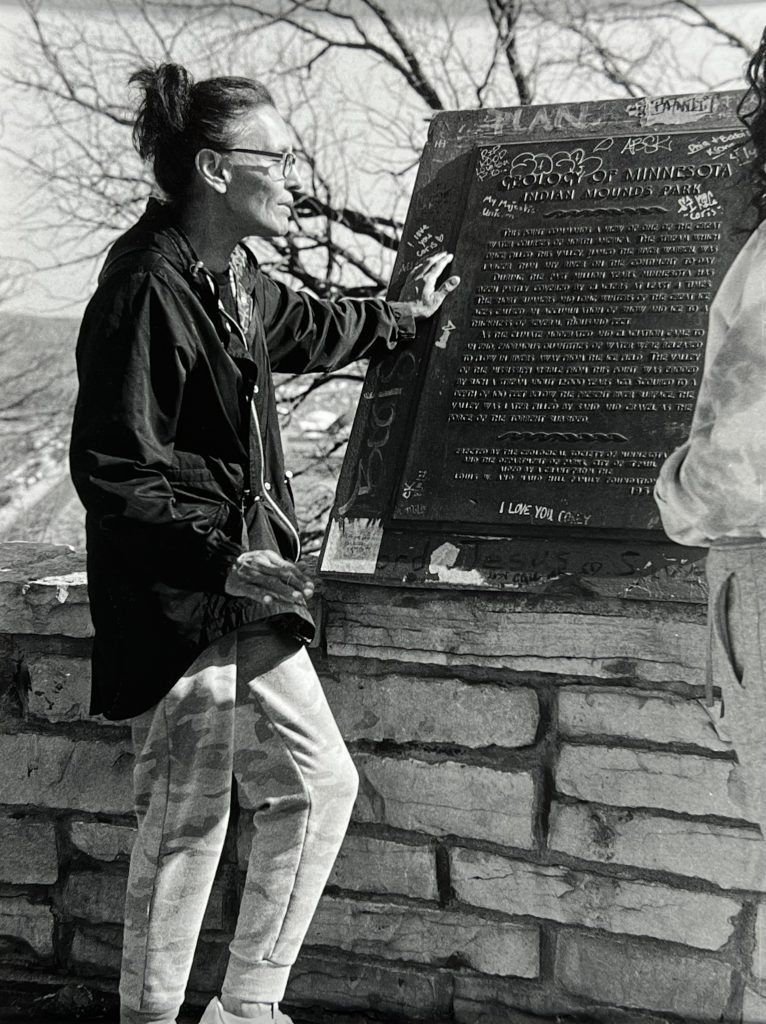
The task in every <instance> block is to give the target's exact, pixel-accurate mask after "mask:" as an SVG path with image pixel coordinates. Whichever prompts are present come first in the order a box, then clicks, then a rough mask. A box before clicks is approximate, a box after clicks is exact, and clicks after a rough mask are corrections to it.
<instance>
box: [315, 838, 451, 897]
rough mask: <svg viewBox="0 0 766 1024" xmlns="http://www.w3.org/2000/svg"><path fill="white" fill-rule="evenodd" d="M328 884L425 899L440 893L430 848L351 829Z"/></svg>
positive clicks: (434, 858)
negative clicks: (364, 833) (374, 836)
mask: <svg viewBox="0 0 766 1024" xmlns="http://www.w3.org/2000/svg"><path fill="white" fill-rule="evenodd" d="M329 884H330V885H338V886H340V887H341V888H342V889H357V890H361V891H363V892H374V893H384V894H386V895H401V896H412V897H415V898H419V899H424V900H436V899H438V896H439V892H438V889H437V885H436V856H435V854H434V851H433V849H431V848H430V847H428V846H408V845H405V844H404V843H395V842H390V841H388V840H385V839H376V838H373V837H372V836H362V835H358V834H356V833H353V832H351V833H349V835H347V836H346V838H345V840H344V842H343V846H342V847H341V850H340V853H339V854H338V859H337V860H336V861H335V866H334V867H333V870H332V874H331V875H330V880H329Z"/></svg>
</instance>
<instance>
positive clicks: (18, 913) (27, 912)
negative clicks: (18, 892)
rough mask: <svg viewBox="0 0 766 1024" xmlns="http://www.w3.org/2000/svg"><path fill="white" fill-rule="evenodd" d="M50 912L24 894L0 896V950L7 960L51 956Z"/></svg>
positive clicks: (51, 931)
mask: <svg viewBox="0 0 766 1024" xmlns="http://www.w3.org/2000/svg"><path fill="white" fill-rule="evenodd" d="M53 926H54V920H53V912H52V910H51V908H50V907H49V906H48V904H47V903H34V902H33V901H32V900H31V899H30V898H29V897H28V896H0V951H2V954H3V957H4V958H7V959H8V960H10V961H11V962H16V963H18V962H22V963H30V962H31V963H34V962H35V961H40V960H50V959H51V958H52V957H53Z"/></svg>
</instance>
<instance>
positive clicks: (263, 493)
mask: <svg viewBox="0 0 766 1024" xmlns="http://www.w3.org/2000/svg"><path fill="white" fill-rule="evenodd" d="M216 298H217V299H218V311H219V312H220V313H221V314H222V316H223V317H224V318H225V320H226V321H227V322H228V323H230V324H231V325H232V326H233V327H234V329H235V330H236V332H237V334H238V335H239V337H240V338H241V339H242V344H243V346H244V348H245V351H247V339H246V338H245V332H244V331H243V330H242V328H241V327H240V326H239V324H238V323H237V321H236V320H235V319H234V318H233V317H231V316H229V314H228V313H227V312H226V310H225V309H224V308H223V303H222V302H221V300H220V298H218V296H217V295H216ZM250 413H251V415H252V417H253V419H254V421H255V433H256V435H257V437H258V451H259V454H260V460H259V464H258V465H259V475H260V484H261V487H260V497H262V498H263V500H264V501H266V502H267V503H268V504H269V505H270V506H271V508H272V509H273V510H274V511H275V512H276V514H277V516H278V517H279V519H280V520H281V521H282V523H283V524H284V525H285V526H286V527H287V529H288V531H289V533H290V536H291V538H292V539H293V540H294V542H295V551H296V554H295V561H296V562H297V561H298V559H299V558H300V557H301V550H302V549H301V538H300V536H299V534H298V531H297V530H296V529H295V527H294V526H293V524H292V523H291V522H290V520H289V518H288V517H287V516H286V515H285V513H284V512H283V511H282V509H281V508H280V507H279V505H278V504H277V503H276V501H274V499H273V498H272V497H271V494H269V490H268V488H267V487H266V481H265V480H264V478H263V464H264V462H265V461H266V456H265V453H264V450H263V438H262V437H261V421H260V419H259V417H258V410H257V409H256V407H255V397H254V396H253V397H252V398H251V399H250ZM251 487H252V482H251ZM242 500H243V504H244V495H243V498H242ZM243 511H244V508H243Z"/></svg>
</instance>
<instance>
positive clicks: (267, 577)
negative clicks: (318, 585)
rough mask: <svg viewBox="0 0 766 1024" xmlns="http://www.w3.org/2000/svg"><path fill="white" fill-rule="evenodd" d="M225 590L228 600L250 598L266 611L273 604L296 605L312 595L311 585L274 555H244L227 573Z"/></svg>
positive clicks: (294, 566) (262, 553) (254, 553)
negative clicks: (290, 602) (229, 598)
mask: <svg viewBox="0 0 766 1024" xmlns="http://www.w3.org/2000/svg"><path fill="white" fill-rule="evenodd" d="M225 590H226V593H227V594H230V595H231V596H232V597H250V598H252V599H253V600H254V601H259V602H260V603H261V604H264V605H266V606H267V607H268V606H269V605H270V604H273V603H274V601H277V600H278V601H298V600H300V599H301V598H302V597H304V598H309V597H311V596H312V594H313V593H314V584H313V583H312V582H311V580H310V579H309V578H308V577H307V576H305V575H304V574H303V573H302V572H301V571H300V569H299V568H298V567H297V566H296V565H295V563H294V562H288V561H287V560H286V559H284V558H282V557H281V556H280V555H278V554H277V553H276V552H275V551H269V550H268V549H264V550H260V551H245V553H244V554H242V555H240V556H239V558H238V559H237V561H236V562H235V563H234V565H233V566H232V567H231V569H230V570H229V575H228V576H227V577H226V584H225Z"/></svg>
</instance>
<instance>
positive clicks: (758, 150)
mask: <svg viewBox="0 0 766 1024" xmlns="http://www.w3.org/2000/svg"><path fill="white" fill-rule="evenodd" d="M745 79H746V81H747V84H748V89H747V92H746V93H745V95H744V96H743V97H742V99H741V100H740V101H739V105H738V106H737V113H738V114H739V119H740V121H742V123H743V124H744V125H745V127H746V128H747V130H748V132H749V133H750V139H751V140H752V143H753V146H754V147H755V156H754V158H753V160H752V161H751V164H750V180H751V182H752V184H753V199H752V202H753V205H754V206H755V208H756V209H757V211H758V223H759V224H760V222H761V221H763V220H766V29H764V31H763V35H762V36H761V42H760V44H759V46H758V49H757V50H756V51H755V53H754V54H753V56H752V58H751V59H750V63H749V64H748V65H747V70H746V72H745Z"/></svg>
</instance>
